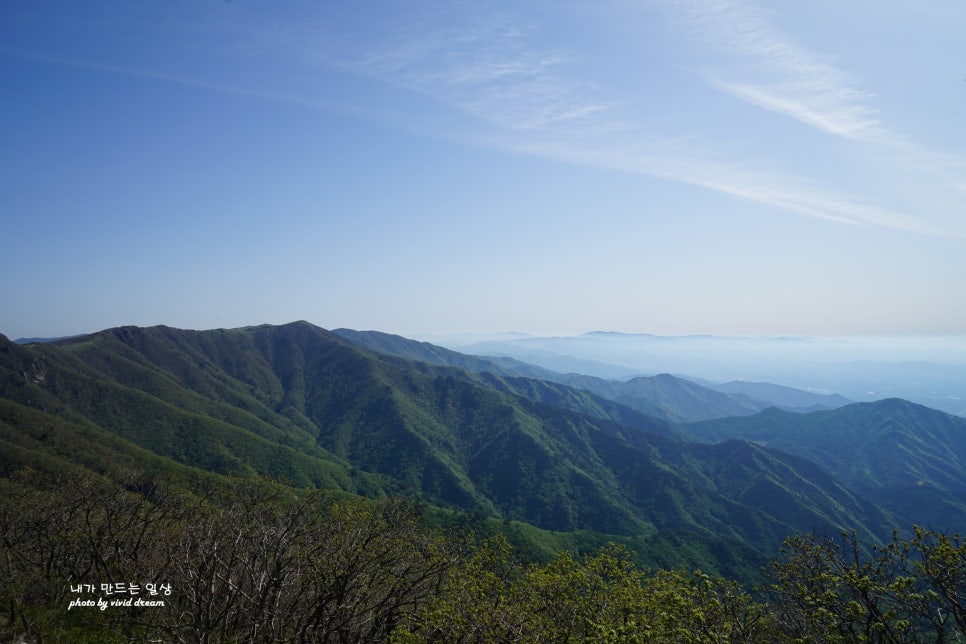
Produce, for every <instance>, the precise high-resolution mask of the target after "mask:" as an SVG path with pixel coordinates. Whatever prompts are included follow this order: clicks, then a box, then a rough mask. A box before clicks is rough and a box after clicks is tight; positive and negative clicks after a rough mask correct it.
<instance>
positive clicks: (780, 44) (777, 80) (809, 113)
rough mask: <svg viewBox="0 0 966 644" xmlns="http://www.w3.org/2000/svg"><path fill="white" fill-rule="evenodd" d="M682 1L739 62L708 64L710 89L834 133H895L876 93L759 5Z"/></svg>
mask: <svg viewBox="0 0 966 644" xmlns="http://www.w3.org/2000/svg"><path fill="white" fill-rule="evenodd" d="M675 6H676V7H677V8H678V9H679V10H680V11H681V15H683V16H684V18H685V21H686V25H687V27H688V28H689V29H690V30H691V31H693V32H695V33H696V34H697V35H698V36H699V37H700V38H701V39H703V40H705V41H707V42H712V43H715V44H716V45H717V46H718V47H719V48H720V49H722V50H723V51H724V52H726V53H728V54H731V55H732V56H733V57H736V58H737V59H738V60H737V61H736V63H735V64H732V65H730V66H726V67H722V66H718V67H715V68H709V69H705V70H704V72H703V76H704V77H705V79H706V80H707V82H708V83H709V84H710V85H711V86H713V87H715V88H717V89H719V90H721V91H724V92H727V93H728V94H731V95H732V96H734V97H736V98H738V99H739V100H742V101H746V102H748V103H751V104H754V105H757V106H759V107H762V108H764V109H767V110H771V111H773V112H777V113H780V114H784V115H785V116H788V117H790V118H793V119H795V120H797V121H800V122H802V123H804V124H806V125H809V126H811V127H814V128H816V129H818V130H821V131H823V132H826V133H829V134H834V135H837V136H843V137H846V138H850V139H855V140H858V141H870V142H883V141H888V140H892V139H893V138H894V135H893V134H892V133H890V132H889V131H888V130H887V129H886V128H885V127H884V126H883V124H882V123H881V122H880V121H879V120H878V118H877V116H876V110H875V109H874V108H873V107H872V106H871V105H870V104H869V100H870V99H871V98H872V95H871V94H869V93H868V92H865V91H863V90H862V89H860V88H859V87H857V86H856V83H855V82H854V81H853V80H851V79H850V78H849V75H848V74H847V73H846V72H845V71H843V70H841V69H839V68H838V67H836V66H835V65H833V64H831V63H830V62H827V61H826V60H823V59H822V57H820V56H818V55H816V54H814V53H812V52H810V51H808V50H806V49H805V48H803V47H802V46H800V45H799V44H798V43H796V42H795V41H794V39H792V38H791V37H790V36H789V35H787V34H785V33H782V32H781V31H780V30H779V29H777V28H774V27H772V26H771V25H770V24H768V21H767V20H766V19H765V18H764V17H763V16H762V15H761V14H760V13H759V12H758V11H756V10H755V9H754V8H753V7H751V6H749V5H747V4H745V3H743V2H741V1H740V0H738V1H736V0H684V1H681V2H678V3H676V4H675Z"/></svg>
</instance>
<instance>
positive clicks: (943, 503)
mask: <svg viewBox="0 0 966 644" xmlns="http://www.w3.org/2000/svg"><path fill="white" fill-rule="evenodd" d="M682 431H683V432H684V433H685V434H687V435H689V436H691V437H693V438H696V439H699V440H702V441H707V442H717V441H722V440H729V439H735V438H739V439H743V440H749V441H754V442H756V443H759V444H761V445H765V446H767V447H770V448H774V449H777V450H781V451H783V452H787V453H789V454H797V455H800V456H803V457H806V458H809V459H811V460H813V461H815V462H816V463H819V464H820V465H821V466H822V467H823V468H825V469H826V471H828V472H829V473H830V474H831V475H832V476H834V477H835V478H836V479H837V480H839V481H841V482H842V483H844V484H845V485H847V486H848V487H849V488H850V489H853V490H856V491H857V492H858V493H860V494H862V495H865V496H868V497H871V498H875V499H878V500H880V501H881V502H883V503H887V504H889V505H890V507H893V508H895V509H897V510H898V511H900V512H903V513H906V514H907V515H909V516H913V517H915V519H916V521H918V522H921V523H928V524H931V525H933V526H934V527H937V528H938V527H941V528H943V529H952V530H955V531H963V530H966V420H964V419H963V418H960V417H958V416H953V415H950V414H947V413H944V412H941V411H937V410H935V409H930V408H928V407H923V406H922V405H917V404H914V403H911V402H907V401H905V400H901V399H898V398H891V399H886V400H880V401H877V402H872V403H855V404H852V405H847V406H845V407H841V408H839V409H834V410H830V411H819V412H814V413H810V414H796V413H790V412H785V411H781V410H778V409H768V410H765V411H763V412H761V413H759V414H756V415H754V416H748V417H744V418H722V419H717V420H709V421H704V422H700V423H693V424H689V425H683V426H682Z"/></svg>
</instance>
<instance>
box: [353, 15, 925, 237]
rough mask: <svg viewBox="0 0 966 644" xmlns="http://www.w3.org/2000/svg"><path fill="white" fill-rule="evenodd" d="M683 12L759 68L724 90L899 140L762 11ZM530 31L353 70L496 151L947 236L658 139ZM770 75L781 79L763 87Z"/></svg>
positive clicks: (444, 39) (489, 30) (819, 125)
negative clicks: (491, 130) (489, 133)
mask: <svg viewBox="0 0 966 644" xmlns="http://www.w3.org/2000/svg"><path fill="white" fill-rule="evenodd" d="M683 6H684V7H685V8H686V9H687V11H688V13H689V15H691V16H692V17H693V19H694V21H696V22H697V24H699V25H702V26H703V27H706V28H707V30H708V31H709V32H710V31H715V32H716V33H717V35H716V37H717V38H722V39H724V43H725V44H726V45H728V46H730V47H733V48H736V49H738V50H740V51H741V53H742V54H744V55H745V56H747V57H749V58H750V59H751V61H752V65H751V67H752V69H753V71H754V72H755V74H756V75H757V77H756V79H754V80H735V79H732V78H730V77H728V76H726V75H723V74H722V75H715V74H711V73H709V75H708V76H707V79H708V82H710V83H712V85H714V86H715V87H717V88H718V89H721V90H724V91H727V92H729V93H730V94H732V95H734V96H736V97H739V98H741V99H742V100H745V101H747V102H750V103H753V104H756V105H760V106H762V107H765V108H767V109H771V110H774V111H777V112H781V113H783V114H786V115H788V116H790V117H792V118H795V119H796V120H798V121H801V122H803V123H806V124H808V125H810V126H812V127H814V128H816V129H819V130H822V131H824V132H828V133H831V134H835V135H839V136H844V137H847V138H850V139H855V140H860V141H861V140H864V141H872V140H875V141H878V142H882V141H885V140H891V139H894V138H895V137H893V136H892V135H891V134H890V133H889V132H888V131H887V130H886V129H885V128H884V127H883V126H882V124H881V123H880V122H879V121H878V120H877V119H876V118H875V116H874V110H873V109H872V108H871V107H869V106H868V105H867V104H866V99H867V98H868V95H867V94H865V93H863V92H861V91H860V90H858V89H856V88H854V87H853V86H852V85H851V84H850V83H849V82H848V79H847V77H846V75H845V74H844V73H843V72H841V71H839V70H837V69H836V68H834V67H833V66H831V65H829V64H827V63H824V62H822V61H820V60H818V59H817V58H816V57H814V56H812V55H810V54H809V53H808V52H806V51H804V50H802V49H801V48H799V47H798V46H796V45H794V44H793V43H791V42H790V41H788V40H786V39H784V38H782V37H781V36H780V34H777V32H775V31H773V30H771V29H769V28H768V27H767V25H766V24H765V23H764V22H763V21H762V20H761V19H759V18H758V17H756V16H755V15H754V14H753V13H752V12H750V11H748V10H745V9H743V8H742V7H741V6H740V5H738V4H736V3H734V2H730V1H729V0H689V1H687V2H684V3H683ZM530 35H531V30H529V29H527V28H526V27H523V26H520V25H518V24H513V23H512V22H509V21H491V22H489V23H486V24H484V25H482V26H477V25H473V26H470V25H466V26H462V27H457V28H451V29H449V30H435V31H433V32H432V33H414V34H410V37H409V38H408V39H405V40H403V41H400V40H399V39H398V38H397V39H396V40H395V41H394V42H393V43H392V44H391V45H387V46H383V47H377V48H375V49H372V50H370V51H368V52H367V53H366V55H365V56H362V57H357V58H355V59H353V58H346V59H343V61H342V63H341V64H343V65H344V66H345V67H347V68H350V69H352V70H353V71H355V72H358V73H363V74H367V75H370V76H375V77H378V78H380V79H382V80H385V81H387V82H391V83H396V84H399V85H403V86H405V87H407V88H408V89H412V90H416V91H419V92H422V93H424V94H427V95H430V96H433V97H434V98H437V99H439V100H441V101H444V102H446V103H448V104H450V105H453V106H455V107H456V108H458V109H460V110H463V111H464V112H467V113H469V114H472V115H473V116H475V117H478V118H479V119H481V120H482V121H485V122H487V123H490V124H491V125H494V126H496V127H497V128H498V129H500V130H502V131H503V132H504V133H505V136H502V137H498V138H496V139H491V140H490V141H488V143H487V144H488V145H492V146H500V147H503V148H505V149H512V150H516V151H519V152H525V153H529V154H538V155H541V156H544V157H549V158H554V159H558V160H562V161H566V162H571V163H578V164H584V165H592V166H598V167H608V168H613V169H618V170H621V171H625V172H632V173H637V174H641V175H647V176H651V177H658V178H663V179H667V180H671V181H676V182H681V183H686V184H689V185H694V186H699V187H702V188H705V189H709V190H713V191H716V192H719V193H722V194H726V195H729V196H732V197H735V198H739V199H746V200H749V201H754V202H757V203H762V204H767V205H770V206H774V207H776V208H779V209H782V210H785V211H789V212H794V213H797V214H800V215H805V216H808V217H813V218H818V219H823V220H827V221H834V222H838V223H844V224H852V225H862V226H875V227H886V228H893V229H897V230H903V231H910V232H917V233H926V234H942V231H940V230H939V229H938V228H936V227H934V226H932V225H930V224H929V223H927V222H925V221H923V220H921V219H920V218H917V217H914V216H912V215H908V214H906V213H902V212H899V211H896V210H894V209H890V208H884V207H881V206H876V205H875V204H873V203H870V202H868V201H866V200H864V199H862V198H859V197H854V196H849V195H844V194H841V193H839V192H837V191H834V190H829V189H824V188H821V187H818V186H816V185H814V182H809V181H806V180H803V179H801V178H799V177H794V176H788V175H784V176H783V175H780V174H776V173H774V172H762V171H756V170H754V169H753V168H748V167H747V166H748V163H747V161H745V160H744V159H727V160H717V161H716V160H713V159H711V158H710V157H709V154H708V152H707V150H702V149H701V143H700V142H698V143H697V144H682V142H681V140H680V139H675V138H674V137H670V136H667V135H662V134H658V133H657V131H656V129H655V128H654V126H652V125H651V124H649V123H647V122H646V118H645V117H641V116H636V117H635V116H630V117H629V116H628V115H627V114H626V113H625V112H623V111H622V110H620V109H619V107H620V101H619V100H614V99H613V98H611V97H613V96H620V95H621V92H622V91H626V88H620V87H607V88H601V87H599V86H597V85H596V84H594V83H592V82H586V81H584V80H582V79H580V78H579V77H577V78H574V77H573V76H571V75H568V71H569V67H568V63H569V62H571V60H572V59H571V57H570V56H568V55H567V53H566V52H561V51H547V50H546V49H545V48H543V47H540V46H537V45H535V44H534V42H532V39H531V38H530V37H529V36H530ZM765 77H768V78H770V79H771V80H770V82H769V83H764V82H760V80H759V78H765ZM605 94H607V97H606V98H605ZM705 143H707V142H705ZM739 167H744V168H745V169H743V170H737V169H736V168H739Z"/></svg>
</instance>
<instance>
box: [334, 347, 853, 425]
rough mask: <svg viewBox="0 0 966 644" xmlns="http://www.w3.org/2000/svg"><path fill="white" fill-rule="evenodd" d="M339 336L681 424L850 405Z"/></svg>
mask: <svg viewBox="0 0 966 644" xmlns="http://www.w3.org/2000/svg"><path fill="white" fill-rule="evenodd" d="M334 333H336V334H338V335H341V336H343V337H345V338H347V339H348V340H350V341H352V342H354V343H355V344H357V345H359V346H362V347H365V348H367V349H370V350H372V351H378V352H380V353H385V354H389V355H394V356H398V357H401V358H407V359H410V360H417V361H421V362H428V363H430V364H436V365H445V366H453V367H459V368H461V369H466V370H469V371H473V372H477V373H494V374H498V375H502V376H511V377H513V376H523V377H527V378H536V379H540V380H546V381H550V382H557V383H561V384H564V385H567V386H569V387H574V388H577V389H584V390H587V391H590V392H593V393H594V394H597V395H598V396H601V397H603V398H607V399H609V400H613V401H616V402H619V403H622V404H624V405H627V406H628V407H631V408H632V409H635V410H637V411H639V412H641V413H644V414H649V415H652V416H656V417H658V418H663V419H665V420H669V421H675V422H677V421H695V420H706V419H710V418H722V417H727V416H743V415H751V414H755V413H757V412H759V411H761V410H763V409H767V408H768V407H782V408H785V409H790V410H809V411H813V410H816V409H832V408H835V407H840V406H842V405H845V404H848V403H849V402H850V401H849V400H848V399H846V398H844V397H842V396H838V395H835V394H832V395H827V394H815V393H811V392H807V391H802V390H798V389H792V388H791V387H782V386H780V385H771V384H767V383H743V382H731V383H727V384H724V385H710V384H709V385H707V386H704V385H699V384H698V383H696V382H693V381H691V380H687V379H685V378H680V377H676V376H672V375H670V374H660V375H658V376H651V377H646V376H638V377H634V378H630V379H627V380H611V379H605V378H599V377H596V376H590V375H584V374H577V373H560V372H557V371H552V370H550V369H545V368H542V367H536V366H534V365H531V364H529V363H526V362H522V361H520V360H517V359H514V358H507V357H492V356H471V355H467V354H464V353H459V352H457V351H451V350H449V349H445V348H443V347H439V346H436V345H433V344H430V343H427V342H418V341H415V340H410V339H407V338H404V337H401V336H398V335H391V334H388V333H380V332H378V331H353V330H351V329H336V330H335V331H334Z"/></svg>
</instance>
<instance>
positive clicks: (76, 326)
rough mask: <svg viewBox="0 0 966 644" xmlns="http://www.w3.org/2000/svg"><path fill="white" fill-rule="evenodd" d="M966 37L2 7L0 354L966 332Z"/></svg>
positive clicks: (788, 17)
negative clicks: (106, 338) (362, 337)
mask: <svg viewBox="0 0 966 644" xmlns="http://www.w3.org/2000/svg"><path fill="white" fill-rule="evenodd" d="M964 24H966V4H964V3H962V2H960V1H959V0H946V1H944V0H931V1H930V2H928V3H919V2H911V1H909V2H903V1H899V0H897V1H895V2H887V3H883V2H878V1H871V0H870V1H863V0H851V1H850V2H839V1H838V0H835V1H832V0H814V1H812V2H808V3H787V2H780V3H779V2H772V3H764V2H753V1H747V2H746V1H741V0H734V1H729V0H655V1H653V2H650V1H644V2H631V1H629V0H601V1H600V2H593V3H587V2H569V1H567V0H564V1H554V2H483V1H480V2H459V1H456V2H452V1H447V2H421V1H419V0H416V1H407V2H401V1H400V2H391V1H390V2H380V1H372V2H369V1H360V2H346V3H341V2H290V1H285V0H281V1H273V2H253V1H251V0H232V1H230V2H226V1H223V0H219V1H214V0H212V1H205V0H191V1H181V0H139V1H138V2H121V1H117V2H101V1H98V0H91V1H88V2H83V3H80V2H62V1H57V2H54V1H51V2H45V1H43V0H29V1H28V0H9V1H8V2H6V3H5V4H4V9H3V10H2V12H0V87H2V88H3V91H2V93H0V101H2V110H0V111H2V114H3V116H2V118H0V137H2V141H3V145H2V147H0V150H2V151H0V217H2V222H0V223H2V229H0V230H2V233H3V241H4V243H3V248H4V251H3V253H2V254H0V268H2V269H3V273H4V275H5V276H6V279H5V288H4V292H5V294H4V298H3V308H2V309H0V332H2V333H4V334H5V335H8V336H9V337H12V338H16V337H22V336H56V335H67V334H74V333H81V332H89V331H95V330H98V329H102V328H107V327H112V326H118V325H123V324H137V325H153V324H168V325H171V326H177V327H182V328H199V329H204V328H214V327H235V326H244V325H250V324H259V323H266V322H268V323H284V322H288V321H292V320H296V319H305V320H309V321H311V322H313V323H316V324H319V325H321V326H324V327H327V328H335V327H340V326H344V327H352V328H362V329H379V330H383V331H388V332H394V333H401V334H404V335H418V334H429V333H438V334H445V333H456V332H463V331H467V332H495V331H506V330H518V331H527V332H532V333H580V332H583V331H589V330H593V329H608V330H620V331H626V332H651V333H661V334H688V333H713V334H723V335H728V334H763V335H772V334H816V335H822V334H857V333H875V334H881V333H889V334H903V333H910V334H964V333H966V297H964V295H966V288H964V278H966V217H964V215H966V208H964V204H966V119H964V117H963V114H966V44H964V41H963V39H962V26H963V25H964Z"/></svg>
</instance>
